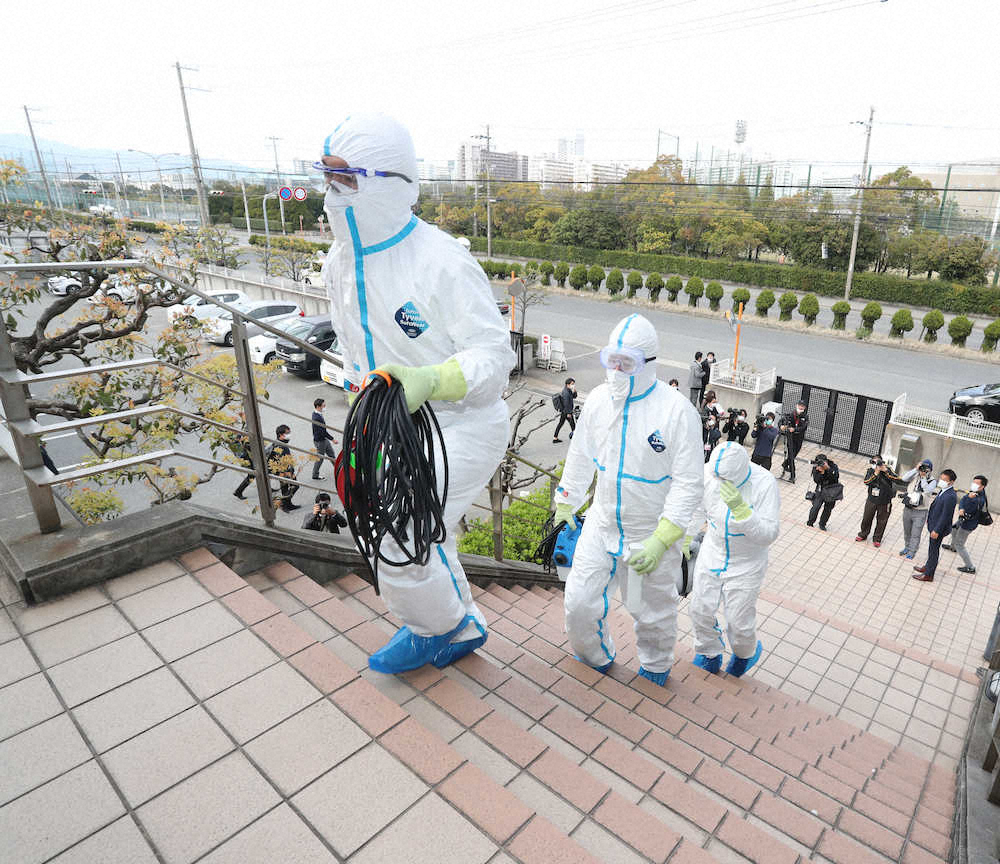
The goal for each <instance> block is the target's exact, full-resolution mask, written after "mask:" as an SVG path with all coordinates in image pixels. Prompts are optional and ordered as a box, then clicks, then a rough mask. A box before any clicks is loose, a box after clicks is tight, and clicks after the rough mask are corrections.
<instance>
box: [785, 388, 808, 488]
mask: <svg viewBox="0 0 1000 864" xmlns="http://www.w3.org/2000/svg"><path fill="white" fill-rule="evenodd" d="M808 428H809V415H808V414H806V403H805V402H803V401H802V400H801V399H800V400H799V401H798V402H797V403H796V404H795V411H794V413H793V414H792V416H791V418H789V419H788V420H787V421H786V422H785V423H782V424H781V433H782V434H783V435H784V436H785V461H784V462H782V463H781V477H779V478H778V479H779V480H784V479H785V474H786V473H787V474H788V479H789V480H790V481H791V482H792V483H794V482H795V457H796V456H798V455H799V450H801V449H802V442H803V441H805V438H806V429H808Z"/></svg>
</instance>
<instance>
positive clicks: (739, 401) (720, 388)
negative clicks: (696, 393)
mask: <svg viewBox="0 0 1000 864" xmlns="http://www.w3.org/2000/svg"><path fill="white" fill-rule="evenodd" d="M706 389H709V390H714V391H715V395H716V396H718V397H719V404H720V405H721V406H722V407H723V408H725V409H726V410H727V411H729V410H730V409H733V408H735V409H737V410H739V409H741V408H742V409H744V410H745V411H746V412H747V422H748V423H749V424H750V425H751V426H753V419H754V417H756V416H757V414H759V413H760V409H761V406H762V405H763V404H764V403H765V402H773V401H774V388H773V387H771V388H770V389H768V390H765V391H764V392H763V393H747V391H746V390H740V389H738V388H736V387H729V386H728V385H726V384H720V383H718V382H716V383H713V384H710V385H709V386H708V387H707V388H706Z"/></svg>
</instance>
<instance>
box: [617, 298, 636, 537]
mask: <svg viewBox="0 0 1000 864" xmlns="http://www.w3.org/2000/svg"><path fill="white" fill-rule="evenodd" d="M632 317H635V316H632ZM631 320H632V318H629V319H628V321H631ZM628 321H626V322H625V326H624V327H623V328H622V335H624V333H625V331H626V330H627V329H628ZM618 344H619V345H621V337H620V336H619V337H618ZM634 386H635V379H634V378H633V379H631V380H630V381H629V382H628V397H627V398H626V399H625V411H624V414H623V416H622V441H621V448H620V452H619V454H618V478H617V480H616V481H615V490H616V500H615V522H616V523H617V525H618V554H619V555H621V554H622V551H623V550H624V548H625V529H624V528H623V527H622V474H624V473H625V435H626V434H627V433H628V405H629V400H630V399H631V396H632V388H633V387H634Z"/></svg>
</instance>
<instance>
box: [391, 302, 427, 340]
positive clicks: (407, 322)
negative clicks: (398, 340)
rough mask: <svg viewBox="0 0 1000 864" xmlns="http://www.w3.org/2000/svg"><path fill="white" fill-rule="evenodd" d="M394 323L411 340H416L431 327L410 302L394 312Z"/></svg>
mask: <svg viewBox="0 0 1000 864" xmlns="http://www.w3.org/2000/svg"><path fill="white" fill-rule="evenodd" d="M396 323H397V324H398V325H399V327H400V329H401V330H402V331H403V332H404V333H405V334H406V335H407V336H409V337H410V338H411V339H416V338H417V337H418V336H419V335H420V334H421V333H423V332H424V331H425V330H426V329H427V328H428V327H430V326H431V325H430V324H428V323H427V322H426V321H425V320H424V316H423V315H421V314H420V312H419V311H418V310H417V307H416V306H414V305H413V302H412V301H408V302H406V303H404V304H403V305H402V306H400V307H399V308H398V309H397V310H396Z"/></svg>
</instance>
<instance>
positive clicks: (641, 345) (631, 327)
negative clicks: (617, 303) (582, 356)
mask: <svg viewBox="0 0 1000 864" xmlns="http://www.w3.org/2000/svg"><path fill="white" fill-rule="evenodd" d="M608 347H609V348H611V349H620V348H634V349H636V350H638V351H641V352H642V354H643V356H644V357H645V358H648V359H650V360H652V358H654V357H656V356H657V351H658V350H659V347H660V338H659V336H657V333H656V328H655V327H654V326H653V325H652V324H651V323H650V322H649V320H648V319H647V318H644V317H643V316H642V315H639V314H638V313H634V314H632V315H629V316H628V317H626V318H622V320H621V321H619V322H618V323H617V324H616V325H615V328H614V329H613V330H612V331H611V335H610V336H609V337H608ZM608 383H609V385H610V387H611V395H612V397H613V398H616V399H618V398H626V397H628V398H633V397H635V396H641V395H642V394H643V393H645V392H646V391H647V390H648V389H649V388H650V387H652V386H653V384H655V383H656V363H655V362H650V363H646V364H645V365H644V366H643V367H642V369H640V370H639V371H638V372H636V373H635V374H634V375H624V374H623V373H621V372H614V373H609V375H608Z"/></svg>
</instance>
